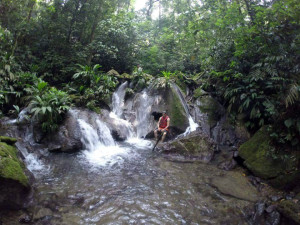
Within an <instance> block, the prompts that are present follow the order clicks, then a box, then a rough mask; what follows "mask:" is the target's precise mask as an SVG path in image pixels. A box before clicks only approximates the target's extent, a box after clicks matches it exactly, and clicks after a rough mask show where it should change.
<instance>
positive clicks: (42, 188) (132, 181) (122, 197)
mask: <svg viewBox="0 0 300 225" xmlns="http://www.w3.org/2000/svg"><path fill="white" fill-rule="evenodd" d="M126 86H127V84H126V83H125V84H123V85H121V87H120V88H119V89H118V91H119V92H118V91H117V92H116V93H117V94H116V93H115V95H114V100H113V111H112V112H111V114H110V116H111V119H112V120H114V122H115V123H119V124H121V125H122V126H124V129H125V130H126V129H127V130H126V131H125V132H126V133H127V140H126V141H125V142H115V141H114V139H113V138H112V136H111V134H110V130H109V128H108V125H107V124H106V123H105V122H103V121H101V120H97V121H96V123H95V124H96V126H95V125H94V126H92V125H91V124H89V123H88V122H87V121H85V120H84V118H78V123H79V125H80V128H81V132H82V139H81V141H82V143H83V145H84V150H83V151H81V152H78V153H72V154H64V153H59V154H57V153H50V154H49V155H48V156H46V157H44V158H43V159H37V158H34V156H33V155H30V154H28V155H27V156H28V157H31V158H27V159H26V160H27V162H28V163H29V161H30V162H31V164H30V163H29V164H28V165H30V166H31V167H30V168H29V169H30V170H31V171H32V172H33V174H34V175H35V177H36V181H35V185H34V186H35V187H34V198H33V199H34V201H33V202H32V203H31V204H30V205H29V209H28V214H30V215H32V217H33V220H32V221H33V222H32V223H31V224H55V225H56V224H63V225H71V224H72V225H73V224H84V225H85V224H88V225H93V224H172V225H173V224H224V225H225V224H228V225H229V224H230V225H231V224H248V221H247V219H246V216H245V212H244V210H245V208H247V207H248V206H249V202H248V201H245V200H240V199H237V198H233V197H229V196H225V195H222V194H221V193H219V192H218V191H217V190H216V189H215V188H214V187H212V186H211V185H210V182H209V180H210V179H211V178H212V177H213V176H215V175H220V174H221V173H222V171H221V170H219V169H218V168H217V167H216V165H214V164H213V163H212V164H202V163H197V162H195V163H178V162H172V161H170V160H168V159H167V158H165V157H162V156H161V155H160V154H158V153H156V152H152V147H153V142H151V141H146V140H143V139H141V138H140V137H141V136H143V135H145V131H144V130H145V129H147V128H143V129H140V130H137V131H136V132H134V130H133V128H132V127H131V125H130V124H129V123H128V122H127V121H126V120H124V119H123V118H122V116H123V111H122V108H121V107H122V106H123V105H124V102H123V101H124V100H123V99H124V90H125V88H126ZM140 98H141V101H142V102H143V103H144V105H141V106H140V107H141V108H142V109H144V110H148V109H147V105H145V102H149V104H151V101H153V99H152V100H147V101H146V100H145V99H147V98H148V97H147V96H146V94H145V93H142V94H141V96H140ZM120 106H121V107H120ZM73 113H76V112H73ZM148 114H149V113H148ZM148 114H147V115H148ZM137 117H138V118H137V121H138V120H140V121H146V120H148V119H149V118H146V117H145V113H144V114H143V113H141V112H139V114H138V115H137ZM191 123H193V122H191ZM195 126H196V125H195V124H194V127H192V128H190V129H195ZM19 216H20V215H18V216H16V215H15V214H8V215H6V216H5V217H4V218H3V219H2V220H3V224H5V225H14V224H19V222H18V220H19Z"/></svg>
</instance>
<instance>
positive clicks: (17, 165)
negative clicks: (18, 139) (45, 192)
mask: <svg viewBox="0 0 300 225" xmlns="http://www.w3.org/2000/svg"><path fill="white" fill-rule="evenodd" d="M0 177H1V178H5V179H11V180H15V181H17V182H19V183H20V184H22V185H24V186H26V187H28V186H29V180H28V178H27V176H26V175H25V173H24V164H23V163H22V162H20V160H19V159H18V157H17V149H16V148H15V147H13V146H11V145H8V144H6V143H4V142H0Z"/></svg>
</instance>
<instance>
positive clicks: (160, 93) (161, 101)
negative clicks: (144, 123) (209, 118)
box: [149, 78, 190, 132]
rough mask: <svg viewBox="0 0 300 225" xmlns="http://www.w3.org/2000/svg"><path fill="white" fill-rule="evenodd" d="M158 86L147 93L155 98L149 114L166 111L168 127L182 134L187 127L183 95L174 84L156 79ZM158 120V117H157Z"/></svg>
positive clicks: (186, 113)
mask: <svg viewBox="0 0 300 225" xmlns="http://www.w3.org/2000/svg"><path fill="white" fill-rule="evenodd" d="M156 82H157V83H158V84H156V85H153V87H152V90H151V91H150V92H149V94H150V95H152V96H153V97H154V98H155V101H154V102H153V104H152V109H151V113H152V114H154V113H162V112H163V111H165V110H166V111H167V114H168V116H169V117H170V126H172V127H174V128H175V129H176V130H179V131H181V132H184V131H185V130H186V129H187V128H188V127H189V125H190V124H189V115H188V112H187V111H188V108H187V107H188V106H187V105H186V103H185V102H183V101H184V100H183V99H184V95H183V93H182V92H181V91H180V89H179V88H178V87H177V86H176V85H175V84H170V83H164V82H165V81H164V80H163V79H162V78H161V79H157V81H156ZM158 118H159V117H158Z"/></svg>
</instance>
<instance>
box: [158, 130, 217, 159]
mask: <svg viewBox="0 0 300 225" xmlns="http://www.w3.org/2000/svg"><path fill="white" fill-rule="evenodd" d="M158 149H160V150H161V151H162V152H164V153H178V154H182V155H185V156H193V157H196V158H197V159H199V160H200V161H202V162H209V161H210V160H211V159H212V158H213V156H214V149H215V145H214V143H213V142H212V140H211V139H209V137H207V136H206V135H204V134H203V133H200V132H197V131H194V132H192V133H190V134H189V135H188V136H186V137H183V138H181V139H176V140H174V141H170V142H167V143H164V144H162V145H159V146H158Z"/></svg>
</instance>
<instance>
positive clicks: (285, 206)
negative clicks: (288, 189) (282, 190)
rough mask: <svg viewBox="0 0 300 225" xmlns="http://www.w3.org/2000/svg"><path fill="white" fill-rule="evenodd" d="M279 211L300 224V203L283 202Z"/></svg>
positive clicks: (279, 206)
mask: <svg viewBox="0 0 300 225" xmlns="http://www.w3.org/2000/svg"><path fill="white" fill-rule="evenodd" d="M277 209H278V211H279V212H280V213H281V214H282V215H283V216H284V217H286V218H288V219H290V220H292V221H294V222H296V223H297V224H300V202H299V201H293V200H284V201H281V202H280V203H279V205H278V207H277Z"/></svg>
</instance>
